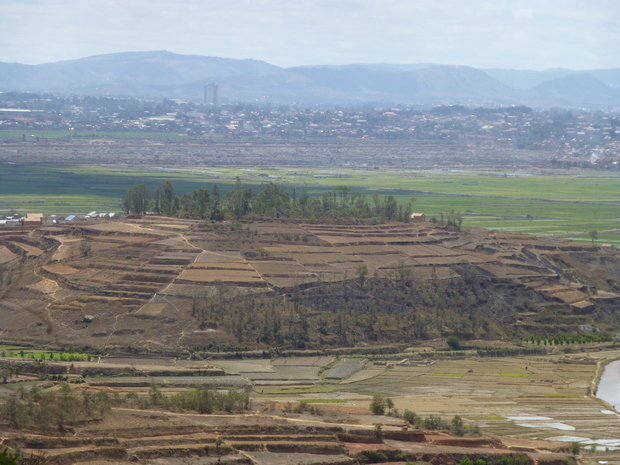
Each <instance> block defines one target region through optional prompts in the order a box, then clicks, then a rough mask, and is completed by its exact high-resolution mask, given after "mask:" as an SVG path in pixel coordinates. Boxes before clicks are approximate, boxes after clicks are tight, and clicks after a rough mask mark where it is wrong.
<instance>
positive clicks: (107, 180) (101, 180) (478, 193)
mask: <svg viewBox="0 0 620 465" xmlns="http://www.w3.org/2000/svg"><path fill="white" fill-rule="evenodd" d="M236 176H239V177H240V178H241V180H242V182H243V184H244V185H247V186H248V187H250V188H252V189H253V190H254V191H257V190H258V188H259V187H260V185H261V183H263V182H265V181H273V182H281V183H286V184H287V186H288V189H289V190H290V191H291V192H292V190H293V188H296V189H298V190H299V189H300V188H301V186H303V185H305V186H306V188H307V190H308V192H309V193H310V194H312V195H317V196H320V195H322V193H323V192H325V191H327V190H330V189H332V188H333V187H335V186H339V185H346V186H349V187H351V188H353V189H355V190H358V191H359V190H362V191H363V192H365V193H366V195H367V197H368V198H369V199H370V197H371V196H372V194H373V193H375V192H378V193H380V194H381V195H385V194H392V195H394V196H395V197H396V198H397V199H398V200H399V201H400V202H405V201H406V200H407V199H409V198H410V197H415V198H416V202H415V203H414V206H413V209H414V211H418V212H423V213H425V214H426V216H427V217H428V218H432V217H436V218H439V215H440V212H448V211H450V210H452V209H454V210H455V211H459V212H461V214H462V215H463V218H464V221H463V225H464V226H470V227H471V226H473V227H482V228H488V229H495V230H507V231H518V232H523V233H530V234H537V235H554V236H559V237H563V238H566V239H570V240H575V241H585V242H590V240H591V239H590V237H589V236H588V235H587V232H588V231H591V230H593V229H596V230H597V231H598V239H597V241H596V243H599V244H601V243H610V244H616V245H620V182H619V181H620V180H619V179H618V175H617V174H615V173H606V172H597V171H578V172H563V173H561V174H545V175H541V174H534V173H528V172H514V173H503V172H501V173H500V172H485V171H461V170H452V171H450V170H442V171H440V170H432V171H413V170H411V171H406V170H401V171H390V170H372V169H305V168H304V169H295V168H279V169H261V168H252V167H246V168H234V169H231V168H210V167H178V168H177V167H168V168H162V167H152V168H148V167H147V168H133V167H126V166H123V167H111V166H85V165H72V166H42V165H25V164H24V165H18V164H2V165H0V212H6V211H9V210H11V209H14V210H16V211H20V212H28V211H29V212H43V213H44V214H53V213H56V214H61V215H68V214H74V213H88V212H89V211H92V210H98V211H112V212H120V210H121V198H122V197H123V195H124V194H125V192H126V191H127V190H128V189H129V188H130V187H132V186H134V185H135V184H138V183H145V184H147V185H148V186H149V187H151V188H153V189H154V188H155V187H156V186H157V185H158V184H159V183H160V182H162V181H165V180H168V179H170V180H172V181H173V183H174V185H175V188H176V192H177V193H178V194H180V195H182V194H183V193H185V192H188V191H194V190H197V189H198V188H199V187H201V186H206V187H208V188H212V186H213V184H214V183H217V184H218V186H219V187H220V191H221V193H222V194H223V195H224V194H225V193H226V192H227V190H229V189H230V188H232V187H233V185H234V180H235V177H236Z"/></svg>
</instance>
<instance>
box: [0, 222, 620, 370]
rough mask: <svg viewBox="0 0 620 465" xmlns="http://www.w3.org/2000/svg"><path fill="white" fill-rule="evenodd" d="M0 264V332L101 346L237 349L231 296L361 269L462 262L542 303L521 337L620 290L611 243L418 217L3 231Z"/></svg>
mask: <svg viewBox="0 0 620 465" xmlns="http://www.w3.org/2000/svg"><path fill="white" fill-rule="evenodd" d="M295 235H297V237H299V238H300V239H299V241H295V240H294V239H291V238H292V237H295ZM18 257H21V258H18ZM0 260H2V261H3V263H4V264H5V270H6V271H5V276H6V275H7V273H8V272H9V271H8V270H13V271H10V273H11V275H13V276H15V278H14V279H12V280H4V284H3V286H2V289H1V290H0V291H1V292H2V293H3V294H2V295H3V297H2V300H1V301H0V310H1V311H2V315H3V318H2V320H1V321H2V322H1V323H0V331H1V332H0V334H1V335H2V337H3V338H5V339H6V340H7V341H9V342H15V343H23V342H30V343H35V344H41V343H46V342H47V341H50V340H51V341H54V342H55V343H56V344H66V345H82V346H84V347H93V348H96V349H97V350H100V351H105V352H107V351H125V350H126V349H127V348H128V347H136V348H138V347H139V348H141V350H148V351H155V352H160V351H172V352H178V351H182V352H187V351H191V350H192V348H194V347H201V346H202V347H206V346H209V345H210V346H211V347H214V346H218V345H222V344H227V343H235V344H239V343H240V342H242V343H244V344H245V343H246V341H247V340H248V339H251V338H252V337H253V336H246V337H245V338H246V339H245V340H241V339H240V338H239V336H235V337H233V336H232V334H231V333H234V332H235V331H236V330H235V329H234V326H233V324H232V320H226V319H225V318H224V317H225V313H223V312H225V311H226V310H225V309H226V308H227V306H228V303H227V302H232V301H235V299H241V298H250V296H265V297H269V298H277V296H278V295H284V296H288V297H287V298H289V299H292V298H294V296H293V294H291V292H299V290H306V289H311V288H312V287H313V286H322V285H324V284H329V283H338V282H352V283H355V282H357V283H358V286H359V285H362V284H363V281H360V279H361V278H360V276H361V275H360V272H361V271H360V270H364V271H363V273H364V279H368V278H373V279H375V280H377V279H385V280H387V282H402V283H404V282H405V281H406V282H408V283H415V282H418V283H439V282H444V281H446V280H449V279H452V278H455V277H461V278H462V277H463V276H460V275H459V272H457V270H458V269H459V268H458V267H459V266H461V267H462V265H463V264H467V267H469V268H467V267H466V268H462V269H461V271H460V273H461V274H462V273H463V272H464V270H467V269H469V270H470V273H474V274H477V275H481V276H485V277H487V279H490V280H491V281H492V282H497V283H503V284H502V285H504V286H508V287H511V288H514V289H515V292H522V293H524V295H525V294H528V293H529V294H528V295H531V297H530V299H535V301H537V302H539V303H537V304H536V307H535V308H534V307H531V306H530V308H531V309H530V310H529V312H528V311H526V310H525V309H524V310H523V311H522V314H521V315H519V316H518V320H519V321H517V322H516V323H515V327H516V328H520V330H521V331H523V332H527V331H533V330H535V331H537V332H538V333H541V332H544V331H546V330H545V329H544V328H546V327H548V328H549V330H548V331H549V332H551V333H553V332H554V331H555V329H553V328H556V327H557V325H558V324H562V325H564V327H565V328H566V330H571V328H573V329H572V330H573V331H579V325H589V324H596V321H595V319H596V315H597V309H601V308H602V309H611V308H612V306H613V305H614V302H617V301H618V299H620V296H619V295H618V294H617V293H616V291H617V285H616V284H614V283H618V282H620V260H619V254H618V253H617V251H616V250H615V249H611V248H607V249H597V250H593V249H592V247H591V246H590V247H588V246H583V245H579V244H575V243H569V242H563V241H560V240H556V239H551V238H535V237H532V236H528V235H524V234H516V233H507V232H499V231H495V232H488V231H483V230H476V229H471V230H465V231H460V232H459V231H446V230H444V229H433V228H432V227H431V226H430V225H428V224H424V223H422V224H402V223H401V224H396V223H395V224H384V225H329V224H300V223H292V222H290V221H282V222H249V223H246V224H244V225H243V229H241V230H238V231H232V230H230V229H226V228H223V229H222V228H217V229H213V228H210V229H209V228H205V227H204V224H202V223H200V222H198V221H192V220H179V219H171V218H163V217H152V218H149V217H146V218H144V219H141V220H131V221H126V222H123V221H116V222H94V223H85V224H82V225H80V226H62V227H59V226H55V227H45V228H40V229H38V230H36V231H32V232H31V233H28V235H19V234H14V235H4V236H2V237H0ZM614 286H616V287H614ZM295 289H298V291H295ZM594 289H596V291H594ZM244 296H245V297H244ZM304 298H305V297H304ZM313 298H314V297H313ZM317 298H318V297H317ZM316 302H317V303H316V305H318V301H316ZM263 311H267V310H263ZM605 311H607V310H605ZM313 312H316V310H313ZM313 315H317V313H313ZM216 316H217V318H219V320H216V319H214V318H215V317H216ZM214 321H219V322H220V323H218V324H215V323H214ZM227 321H228V322H227ZM223 323H224V324H223ZM254 324H256V323H254ZM389 324H392V323H389ZM607 324H609V323H607ZM545 325H548V326H545ZM33 328H34V329H33ZM317 340H318V337H317ZM315 347H316V346H315ZM285 378H286V376H285ZM311 379H312V376H310V377H308V378H307V379H306V380H307V381H308V380H311ZM291 381H292V380H291Z"/></svg>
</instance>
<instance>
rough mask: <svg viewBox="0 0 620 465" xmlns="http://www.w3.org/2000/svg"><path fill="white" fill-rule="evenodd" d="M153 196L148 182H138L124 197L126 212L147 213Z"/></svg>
mask: <svg viewBox="0 0 620 465" xmlns="http://www.w3.org/2000/svg"><path fill="white" fill-rule="evenodd" d="M150 198H151V190H150V189H149V188H148V187H147V186H146V184H137V185H135V186H133V187H132V188H131V189H129V190H128V191H127V194H125V197H124V198H123V210H124V211H125V213H138V214H140V215H143V214H144V213H146V211H147V209H148V206H149V201H150Z"/></svg>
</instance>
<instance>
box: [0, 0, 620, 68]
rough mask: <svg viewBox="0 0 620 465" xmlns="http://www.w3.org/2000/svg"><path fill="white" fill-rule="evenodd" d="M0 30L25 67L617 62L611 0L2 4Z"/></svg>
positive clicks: (617, 15)
mask: <svg viewBox="0 0 620 465" xmlns="http://www.w3.org/2000/svg"><path fill="white" fill-rule="evenodd" d="M0 30H1V31H2V32H1V33H0V61H2V62H17V63H22V64H41V63H49V62H57V61H65V60H72V59H79V58H85V57H89V56H95V55H102V54H109V53H119V52H127V51H153V50H168V51H171V52H173V53H178V54H183V55H201V56H219V57H224V58H236V59H255V60H262V61H265V62H267V63H270V64H274V65H277V66H280V67H293V66H305V65H345V64H354V63H399V64H414V63H437V64H446V65H465V66H471V67H474V68H501V69H514V70H545V69H550V68H568V69H575V70H585V69H605V68H618V67H620V59H619V58H618V54H617V50H618V49H620V2H616V1H614V0H594V1H586V0H565V1H562V2H557V1H555V0H537V1H534V0H520V1H519V0H512V1H508V0H497V1H485V0H469V1H468V2H462V1H460V0H442V1H438V2H434V3H432V4H430V3H429V2H421V1H415V0H383V1H379V0H313V1H312V0H307V1H286V2H285V1H282V0H256V1H248V0H238V1H233V2H230V1H224V0H206V1H201V0H181V1H179V2H176V3H174V4H172V3H170V2H167V1H166V2H164V1H163V0H132V1H131V2H122V1H120V0H91V1H89V2H81V1H79V0H32V1H29V2H26V1H4V2H2V1H0Z"/></svg>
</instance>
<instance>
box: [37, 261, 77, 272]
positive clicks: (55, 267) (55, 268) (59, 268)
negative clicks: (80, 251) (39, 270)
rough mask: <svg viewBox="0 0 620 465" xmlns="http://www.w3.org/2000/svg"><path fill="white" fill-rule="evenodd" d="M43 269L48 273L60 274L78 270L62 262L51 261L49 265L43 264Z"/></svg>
mask: <svg viewBox="0 0 620 465" xmlns="http://www.w3.org/2000/svg"><path fill="white" fill-rule="evenodd" d="M43 269H44V270H47V271H49V272H50V273H54V274H61V275H67V274H74V273H78V272H79V271H80V270H78V269H77V268H73V267H72V266H69V265H65V264H64V263H52V264H51V265H45V266H44V267H43Z"/></svg>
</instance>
